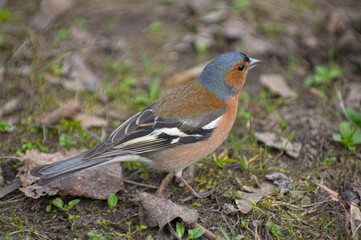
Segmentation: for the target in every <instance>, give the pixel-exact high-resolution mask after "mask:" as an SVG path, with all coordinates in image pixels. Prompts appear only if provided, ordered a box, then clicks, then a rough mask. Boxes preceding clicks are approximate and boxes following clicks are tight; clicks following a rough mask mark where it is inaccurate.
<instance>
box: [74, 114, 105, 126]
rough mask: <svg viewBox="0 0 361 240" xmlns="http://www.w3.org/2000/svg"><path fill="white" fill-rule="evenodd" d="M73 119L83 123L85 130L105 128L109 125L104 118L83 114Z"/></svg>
mask: <svg viewBox="0 0 361 240" xmlns="http://www.w3.org/2000/svg"><path fill="white" fill-rule="evenodd" d="M73 119H74V120H75V121H81V125H82V126H83V127H84V128H92V127H105V126H107V124H108V123H107V121H106V120H105V119H103V118H99V117H96V116H91V115H87V114H82V113H78V114H76V115H74V116H73Z"/></svg>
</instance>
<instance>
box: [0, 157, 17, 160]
mask: <svg viewBox="0 0 361 240" xmlns="http://www.w3.org/2000/svg"><path fill="white" fill-rule="evenodd" d="M5 158H10V159H16V160H20V157H15V156H0V159H5Z"/></svg>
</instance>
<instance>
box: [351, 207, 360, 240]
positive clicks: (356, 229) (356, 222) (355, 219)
mask: <svg viewBox="0 0 361 240" xmlns="http://www.w3.org/2000/svg"><path fill="white" fill-rule="evenodd" d="M350 215H351V221H350V222H351V231H352V239H354V240H358V239H359V236H360V234H361V211H360V208H358V207H356V206H354V205H351V206H350ZM358 233H359V234H358Z"/></svg>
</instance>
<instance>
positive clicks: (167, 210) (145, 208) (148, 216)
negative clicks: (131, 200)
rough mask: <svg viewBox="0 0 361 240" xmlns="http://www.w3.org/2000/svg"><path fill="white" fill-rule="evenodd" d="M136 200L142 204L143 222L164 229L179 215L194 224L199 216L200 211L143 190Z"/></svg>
mask: <svg viewBox="0 0 361 240" xmlns="http://www.w3.org/2000/svg"><path fill="white" fill-rule="evenodd" d="M135 201H137V202H139V204H140V206H141V207H140V215H141V218H142V221H143V222H142V221H141V224H144V225H147V226H151V227H155V226H159V228H160V229H162V228H163V227H164V226H165V225H166V224H167V223H169V222H171V221H172V220H173V219H175V218H177V217H179V218H181V219H182V220H183V221H184V222H185V223H187V224H192V223H194V222H195V221H196V220H197V218H198V212H197V211H196V210H193V209H189V208H186V207H183V206H180V205H178V204H176V203H174V202H172V201H171V200H168V199H162V198H159V197H156V196H155V195H152V194H150V193H146V192H142V193H139V194H138V195H137V197H136V198H135Z"/></svg>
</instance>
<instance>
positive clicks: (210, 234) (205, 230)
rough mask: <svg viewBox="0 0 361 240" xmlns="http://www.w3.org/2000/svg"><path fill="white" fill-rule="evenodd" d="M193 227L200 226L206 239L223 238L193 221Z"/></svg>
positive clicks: (222, 239) (217, 239) (221, 239)
mask: <svg viewBox="0 0 361 240" xmlns="http://www.w3.org/2000/svg"><path fill="white" fill-rule="evenodd" d="M192 225H193V227H194V228H202V229H203V231H204V236H206V237H207V238H208V239H215V240H224V238H222V237H220V236H216V235H215V234H214V233H212V232H211V231H209V230H208V229H206V228H205V227H203V226H202V225H200V224H199V223H193V224H192Z"/></svg>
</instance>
